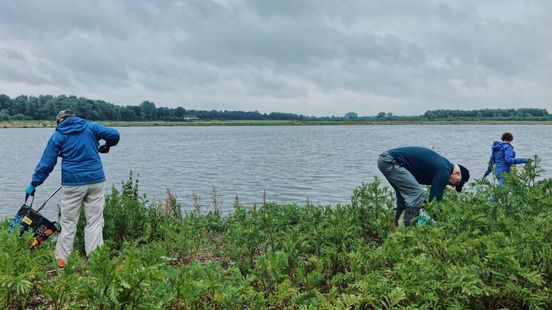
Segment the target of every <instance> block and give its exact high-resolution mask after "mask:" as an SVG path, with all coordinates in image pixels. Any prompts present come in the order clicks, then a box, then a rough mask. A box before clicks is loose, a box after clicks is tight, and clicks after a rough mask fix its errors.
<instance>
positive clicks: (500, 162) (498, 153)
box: [483, 132, 529, 185]
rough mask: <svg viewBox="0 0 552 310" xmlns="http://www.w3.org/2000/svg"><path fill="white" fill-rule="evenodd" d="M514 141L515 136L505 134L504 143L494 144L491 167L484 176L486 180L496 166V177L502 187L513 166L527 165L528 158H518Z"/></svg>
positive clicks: (490, 161) (496, 142)
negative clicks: (513, 144)
mask: <svg viewBox="0 0 552 310" xmlns="http://www.w3.org/2000/svg"><path fill="white" fill-rule="evenodd" d="M513 140H514V136H513V135H512V134H511V133H509V132H505V133H504V134H502V142H500V141H495V142H494V143H493V146H492V148H491V149H492V153H491V157H490V158H489V166H488V167H487V171H485V174H484V175H483V177H484V178H485V177H486V176H488V175H489V174H490V173H491V171H492V170H493V166H494V175H495V176H496V178H497V179H498V185H502V184H504V182H505V181H506V174H508V173H509V172H510V167H511V166H512V165H519V164H525V163H527V161H528V160H529V159H528V158H516V152H515V151H514V147H513V146H512V144H511V143H512V141H513Z"/></svg>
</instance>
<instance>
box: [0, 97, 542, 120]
mask: <svg viewBox="0 0 552 310" xmlns="http://www.w3.org/2000/svg"><path fill="white" fill-rule="evenodd" d="M64 109H69V110H73V111H75V113H77V115H80V116H82V117H84V118H87V119H90V120H97V121H196V120H254V121H262V120H292V121H309V120H313V121H324V120H327V121H340V120H412V121H418V120H419V121H423V120H459V119H460V120H551V119H552V116H551V115H550V114H548V111H547V110H546V109H538V108H521V109H479V110H429V111H427V112H425V113H424V114H423V115H414V116H397V115H393V113H389V112H379V113H378V114H376V115H373V116H359V115H358V114H357V113H355V112H349V113H346V114H345V115H344V116H322V117H316V116H305V115H301V114H293V113H283V112H271V113H260V112H258V111H227V110H225V111H217V110H210V111H207V110H193V109H192V110H189V109H185V108H184V107H177V108H168V107H156V106H155V104H154V103H153V102H151V101H144V102H142V103H141V104H139V105H135V106H132V105H128V106H119V105H115V104H113V103H109V102H106V101H103V100H93V99H88V98H84V97H76V96H65V95H60V96H51V95H41V96H38V97H35V96H24V95H22V96H18V97H15V98H13V99H12V98H10V97H9V96H7V95H4V94H0V121H6V120H7V121H9V120H16V121H18V120H52V119H54V118H55V116H56V114H57V113H58V112H59V111H60V110H64Z"/></svg>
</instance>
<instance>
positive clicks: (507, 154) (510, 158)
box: [504, 146, 528, 165]
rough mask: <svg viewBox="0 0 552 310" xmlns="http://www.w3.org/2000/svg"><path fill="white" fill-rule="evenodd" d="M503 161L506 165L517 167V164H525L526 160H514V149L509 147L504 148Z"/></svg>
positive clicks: (521, 158)
mask: <svg viewBox="0 0 552 310" xmlns="http://www.w3.org/2000/svg"><path fill="white" fill-rule="evenodd" d="M504 160H506V162H507V163H509V164H510V165H519V164H525V163H526V162H527V160H528V159H527V158H523V157H520V158H516V153H515V152H514V148H513V147H511V146H508V147H505V148H504Z"/></svg>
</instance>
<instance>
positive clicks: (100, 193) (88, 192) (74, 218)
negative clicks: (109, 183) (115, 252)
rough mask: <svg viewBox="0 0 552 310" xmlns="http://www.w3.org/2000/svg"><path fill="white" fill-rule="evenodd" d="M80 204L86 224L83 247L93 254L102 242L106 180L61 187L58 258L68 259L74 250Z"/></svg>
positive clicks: (57, 244) (87, 252)
mask: <svg viewBox="0 0 552 310" xmlns="http://www.w3.org/2000/svg"><path fill="white" fill-rule="evenodd" d="M81 205H84V216H85V217H86V227H85V228H84V248H85V250H86V255H90V253H91V252H92V251H94V250H95V249H96V248H97V247H98V246H100V245H102V244H103V235H102V234H103V226H104V218H103V210H104V206H105V187H104V183H103V182H102V183H97V184H88V185H79V186H62V187H61V200H60V203H59V206H60V211H61V218H60V223H59V224H60V225H61V232H60V233H59V236H58V238H57V243H56V258H58V259H59V258H62V259H64V260H67V257H68V256H69V254H71V251H72V250H73V241H74V240H75V234H76V233H77V224H78V223H79V216H80V210H81Z"/></svg>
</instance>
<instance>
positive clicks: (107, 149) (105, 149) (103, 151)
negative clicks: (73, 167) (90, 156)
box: [98, 144, 109, 154]
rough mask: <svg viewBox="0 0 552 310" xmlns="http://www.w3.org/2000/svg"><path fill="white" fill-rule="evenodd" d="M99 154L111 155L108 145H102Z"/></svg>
mask: <svg viewBox="0 0 552 310" xmlns="http://www.w3.org/2000/svg"><path fill="white" fill-rule="evenodd" d="M98 152H100V153H104V154H105V153H109V146H107V145H106V144H104V145H100V147H98Z"/></svg>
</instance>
